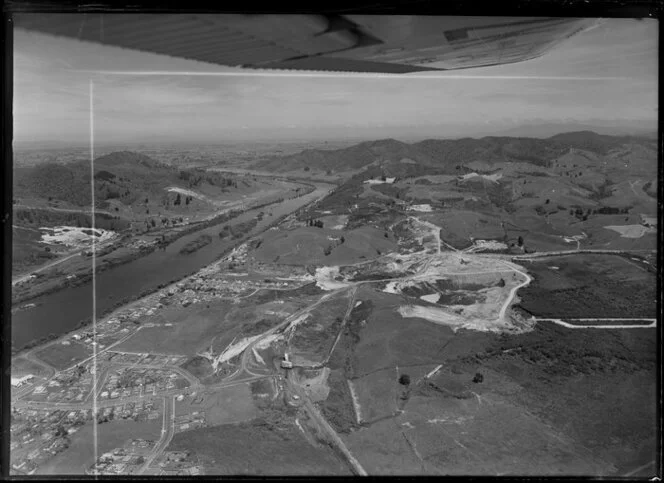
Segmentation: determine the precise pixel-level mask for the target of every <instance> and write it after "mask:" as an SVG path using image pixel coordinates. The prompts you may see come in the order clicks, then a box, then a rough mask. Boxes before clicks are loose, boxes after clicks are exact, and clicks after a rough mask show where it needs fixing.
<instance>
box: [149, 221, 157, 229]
mask: <svg viewBox="0 0 664 483" xmlns="http://www.w3.org/2000/svg"><path fill="white" fill-rule="evenodd" d="M150 224H151V225H152V228H154V227H155V226H157V224H156V223H155V222H154V219H152V220H150Z"/></svg>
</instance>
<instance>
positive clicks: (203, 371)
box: [180, 356, 212, 378]
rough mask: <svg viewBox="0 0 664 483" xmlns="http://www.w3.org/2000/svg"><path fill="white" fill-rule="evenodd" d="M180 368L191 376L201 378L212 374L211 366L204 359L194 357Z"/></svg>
mask: <svg viewBox="0 0 664 483" xmlns="http://www.w3.org/2000/svg"><path fill="white" fill-rule="evenodd" d="M180 367H182V369H184V370H185V371H187V372H190V373H191V374H192V375H194V376H196V377H198V378H203V377H207V376H209V375H211V374H212V365H211V364H210V361H208V360H207V359H206V358H205V357H201V356H194V357H192V358H191V359H189V360H187V361H186V362H185V363H184V364H182V365H181V366H180Z"/></svg>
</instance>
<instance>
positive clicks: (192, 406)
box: [175, 384, 258, 426]
mask: <svg viewBox="0 0 664 483" xmlns="http://www.w3.org/2000/svg"><path fill="white" fill-rule="evenodd" d="M201 396H203V400H202V401H200V402H198V403H194V402H193V400H192V399H191V398H186V399H185V400H184V401H181V402H176V404H175V414H176V415H180V414H189V413H191V412H193V411H205V419H206V422H207V424H208V426H219V425H222V424H232V423H240V422H243V421H248V420H250V419H253V418H255V417H257V416H258V411H257V408H256V406H255V405H254V401H253V398H252V395H251V389H250V388H249V384H237V385H235V386H230V387H225V388H223V389H219V390H216V391H214V392H205V393H203V394H198V395H196V397H195V399H194V400H198V399H199V398H200V397H201Z"/></svg>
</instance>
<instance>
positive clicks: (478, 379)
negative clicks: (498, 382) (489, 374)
mask: <svg viewBox="0 0 664 483" xmlns="http://www.w3.org/2000/svg"><path fill="white" fill-rule="evenodd" d="M482 381H484V376H483V375H482V374H481V373H479V372H476V373H475V377H473V382H474V383H475V384H478V383H480V382H482Z"/></svg>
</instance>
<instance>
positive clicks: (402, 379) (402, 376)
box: [399, 374, 410, 386]
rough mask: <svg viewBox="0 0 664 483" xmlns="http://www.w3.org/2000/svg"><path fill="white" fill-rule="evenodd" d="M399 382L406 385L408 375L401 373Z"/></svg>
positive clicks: (407, 383)
mask: <svg viewBox="0 0 664 483" xmlns="http://www.w3.org/2000/svg"><path fill="white" fill-rule="evenodd" d="M399 384H401V385H402V386H407V385H409V384H410V376H409V375H408V374H402V375H401V376H400V377H399Z"/></svg>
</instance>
